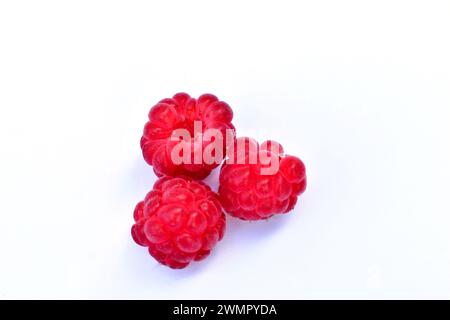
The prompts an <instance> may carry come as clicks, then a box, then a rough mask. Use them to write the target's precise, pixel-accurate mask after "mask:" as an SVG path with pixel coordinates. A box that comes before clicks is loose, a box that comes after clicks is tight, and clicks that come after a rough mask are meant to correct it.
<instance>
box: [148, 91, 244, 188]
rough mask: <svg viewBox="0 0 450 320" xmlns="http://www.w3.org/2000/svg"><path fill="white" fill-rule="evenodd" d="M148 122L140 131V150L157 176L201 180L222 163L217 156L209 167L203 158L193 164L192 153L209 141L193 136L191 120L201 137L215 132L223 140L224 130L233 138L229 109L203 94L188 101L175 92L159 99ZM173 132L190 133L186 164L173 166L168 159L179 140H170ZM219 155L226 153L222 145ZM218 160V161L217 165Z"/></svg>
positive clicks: (231, 113)
mask: <svg viewBox="0 0 450 320" xmlns="http://www.w3.org/2000/svg"><path fill="white" fill-rule="evenodd" d="M148 117H149V121H148V122H147V123H146V125H145V128H144V134H143V136H142V138H141V148H142V153H143V155H144V159H145V161H147V163H148V164H149V165H151V166H153V170H154V171H155V173H156V175H157V176H158V177H161V176H163V175H168V176H172V177H175V176H187V177H191V178H193V179H199V180H202V179H204V178H206V177H207V176H208V175H209V174H210V173H211V171H212V170H213V169H214V168H216V167H217V166H218V165H219V164H220V163H221V160H223V157H221V156H220V155H218V156H217V158H220V159H218V161H217V162H214V163H212V164H209V163H207V162H205V160H204V159H203V157H202V159H198V160H196V162H194V150H205V148H206V147H207V146H208V145H209V144H211V143H212V141H211V140H212V139H206V137H203V138H204V139H202V138H201V137H200V135H198V134H197V136H194V135H195V132H194V121H201V131H202V134H203V133H204V132H205V131H206V130H208V129H218V130H220V132H221V133H222V136H223V137H224V138H225V137H226V134H227V133H226V130H227V129H231V133H232V136H233V138H234V131H235V129H234V126H233V124H232V123H231V121H232V119H233V111H232V110H231V108H230V106H229V105H228V104H227V103H225V102H223V101H219V99H218V98H217V97H216V96H214V95H212V94H203V95H201V96H200V97H199V98H198V99H194V98H191V97H190V96H189V95H188V94H186V93H177V94H176V95H174V96H173V98H168V99H163V100H161V101H160V102H158V103H157V104H156V105H155V106H154V107H152V108H151V110H150V112H149V115H148ZM176 129H186V130H188V132H189V133H190V137H191V139H190V141H188V142H187V143H188V144H190V150H191V154H190V155H186V157H188V158H190V163H181V164H177V163H176V162H174V161H173V160H172V157H171V154H172V150H173V148H174V147H175V146H176V145H177V144H178V143H179V141H180V140H179V141H171V136H172V133H173V132H174V130H176ZM222 146H223V152H222V155H225V154H226V144H225V143H224V144H222ZM219 161H220V162H219Z"/></svg>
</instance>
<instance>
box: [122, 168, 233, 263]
mask: <svg viewBox="0 0 450 320" xmlns="http://www.w3.org/2000/svg"><path fill="white" fill-rule="evenodd" d="M134 220H135V224H134V225H133V227H132V229H131V234H132V237H133V239H134V241H135V242H136V243H137V244H139V245H141V246H144V247H148V251H149V253H150V255H151V256H153V257H154V258H155V259H156V260H157V261H158V262H160V263H161V264H163V265H166V266H168V267H170V268H172V269H183V268H185V267H187V266H188V265H189V264H190V263H191V262H192V261H200V260H203V259H204V258H206V257H207V256H208V255H209V254H210V252H211V250H212V249H213V247H214V246H215V245H216V243H217V242H218V241H220V240H221V239H222V238H223V235H224V232H225V225H226V221H225V214H224V213H223V211H222V206H221V205H220V202H219V201H218V199H217V195H216V194H215V193H214V192H213V191H211V189H210V188H209V187H208V186H207V185H205V184H204V183H202V182H199V181H194V180H191V179H190V178H180V177H178V178H170V177H163V178H160V179H159V180H157V181H156V182H155V184H154V186H153V190H152V191H150V192H149V193H148V194H147V196H146V197H145V200H144V201H141V202H139V203H138V204H137V206H136V208H135V210H134Z"/></svg>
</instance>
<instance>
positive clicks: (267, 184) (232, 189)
mask: <svg viewBox="0 0 450 320" xmlns="http://www.w3.org/2000/svg"><path fill="white" fill-rule="evenodd" d="M239 145H241V146H245V149H243V148H239ZM231 157H232V159H229V160H227V161H226V162H225V163H224V164H223V166H222V168H221V171H220V187H219V198H220V200H221V203H222V205H223V208H224V209H225V211H226V212H228V213H229V214H230V215H232V216H234V217H237V218H240V219H243V220H260V219H268V218H270V217H271V216H273V215H275V214H281V213H287V212H289V211H291V210H292V209H293V208H294V206H295V205H296V203H297V198H298V196H299V195H300V194H302V193H303V192H304V191H305V189H306V174H305V166H304V164H303V162H302V161H301V160H300V159H298V158H296V157H293V156H288V155H286V156H285V155H284V151H283V147H282V146H281V145H280V144H279V143H277V142H274V141H266V142H264V143H263V144H261V146H259V145H258V143H257V142H256V141H254V140H252V139H249V138H238V139H237V140H236V142H235V144H234V152H233V153H232V154H231ZM252 159H253V161H252ZM265 159H268V160H265ZM230 160H233V161H232V162H230ZM274 160H278V161H279V168H278V170H277V171H276V172H273V173H272V174H271V175H264V174H262V173H261V172H262V171H261V169H263V168H266V169H267V168H269V167H270V165H271V164H272V163H273V161H274Z"/></svg>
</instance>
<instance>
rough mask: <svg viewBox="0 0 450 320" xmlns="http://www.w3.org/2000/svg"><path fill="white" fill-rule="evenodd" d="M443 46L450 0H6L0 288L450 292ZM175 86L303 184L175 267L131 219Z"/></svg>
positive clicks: (175, 293) (106, 293) (1, 47)
mask: <svg viewBox="0 0 450 320" xmlns="http://www.w3.org/2000/svg"><path fill="white" fill-rule="evenodd" d="M449 57H450V2H448V1H392V0H389V1H292V2H287V1H261V0H260V1H4V0H1V1H0V143H1V144H0V145H1V148H0V159H1V166H0V298H7V299H9V298H146V299H155V298H168V299H170V298H172V299H174V298H194V299H197V298H198V299H204V298H212V299H215V298H237V299H239V298H269V299H270V298H287V299H291V298H297V299H298V298H363V299H364V298H450V248H449V246H450V234H449V231H450V201H449V194H450V188H449V185H450V184H449V180H450V144H449V137H450V129H449V123H450V59H449ZM178 91H186V92H188V93H190V94H191V95H193V96H198V95H200V94H202V93H204V92H210V93H214V94H216V95H217V96H219V98H221V99H223V100H225V101H227V102H228V103H229V104H230V105H231V106H232V107H233V109H234V112H235V120H234V124H235V125H236V127H237V129H238V134H239V135H241V136H242V135H250V136H252V137H254V138H257V139H259V140H264V139H268V138H270V139H275V140H278V141H280V142H281V143H282V144H283V145H284V147H285V149H286V150H287V151H288V153H291V154H295V155H297V156H299V157H301V158H302V159H303V160H304V162H305V163H306V165H307V173H308V179H309V186H308V189H307V192H306V193H305V194H304V195H303V196H302V197H301V201H300V203H299V205H298V206H297V207H296V209H295V211H294V212H293V213H292V214H290V215H287V216H279V217H276V218H274V219H271V220H270V221H267V222H257V223H245V222H241V221H238V220H235V219H229V220H228V232H227V234H226V236H225V238H224V240H223V241H222V242H221V243H220V244H219V245H218V246H217V247H216V248H215V250H214V253H213V254H212V256H211V257H210V258H209V259H207V260H206V261H204V262H203V263H195V264H193V265H192V266H191V267H189V268H188V269H185V270H182V271H173V270H170V269H168V268H165V267H163V266H160V265H158V264H157V263H156V262H155V261H154V260H152V258H151V257H150V256H149V255H148V254H147V252H146V250H145V249H144V248H141V247H138V246H137V245H135V244H134V243H133V242H132V240H131V237H130V227H131V225H132V223H133V220H132V212H133V208H134V206H135V204H136V203H137V202H138V201H139V200H141V199H142V198H143V197H144V195H145V194H146V192H147V191H148V190H149V189H150V188H151V186H152V184H153V182H154V180H155V177H154V175H153V173H152V170H151V168H150V167H149V166H147V165H146V164H145V162H144V160H143V159H142V156H141V150H140V148H139V139H140V136H141V133H142V128H143V125H144V123H145V121H146V117H147V113H148V111H149V109H150V107H151V106H152V105H153V104H154V103H156V102H157V101H158V100H160V99H162V98H164V97H169V96H172V95H173V94H174V93H176V92H178ZM216 181H217V171H216V172H215V173H214V174H213V175H212V176H211V177H209V178H208V179H207V182H208V183H210V184H212V186H213V187H214V188H216V187H217V185H216Z"/></svg>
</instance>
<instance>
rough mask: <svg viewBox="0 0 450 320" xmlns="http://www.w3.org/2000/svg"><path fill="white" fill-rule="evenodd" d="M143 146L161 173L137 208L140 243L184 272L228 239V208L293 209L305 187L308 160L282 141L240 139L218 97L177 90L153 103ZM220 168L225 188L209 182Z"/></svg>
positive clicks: (262, 213) (239, 212)
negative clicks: (290, 151)
mask: <svg viewBox="0 0 450 320" xmlns="http://www.w3.org/2000/svg"><path fill="white" fill-rule="evenodd" d="M148 117H149V120H148V122H147V123H146V125H145V127H144V133H143V136H142V138H141V148H142V153H143V156H144V159H145V161H146V162H147V163H148V164H149V165H150V166H152V167H153V170H154V172H155V174H156V175H157V176H158V177H159V179H158V180H157V181H156V183H155V184H154V186H153V189H152V190H151V191H150V192H149V193H148V194H147V195H146V197H145V199H144V200H143V201H141V202H139V203H138V204H137V206H136V208H135V210H134V220H135V224H134V225H133V227H132V229H131V234H132V236H133V239H134V241H135V242H136V243H137V244H139V245H141V246H143V247H147V248H148V251H149V253H150V255H151V256H152V257H153V258H155V259H156V260H157V261H158V262H159V263H161V264H163V265H166V266H168V267H170V268H172V269H183V268H185V267H187V266H188V265H189V264H190V263H191V262H192V261H200V260H203V259H205V258H206V257H207V256H208V255H209V254H210V252H211V250H212V249H213V248H214V246H215V245H216V244H217V242H218V241H220V240H222V238H223V236H224V233H225V229H226V215H225V212H226V213H227V214H229V215H231V216H233V217H236V218H239V219H242V220H265V219H269V218H270V217H272V216H273V215H276V214H285V213H288V212H290V211H291V210H292V209H293V208H294V207H295V205H296V203H297V198H298V196H299V195H301V194H302V193H303V192H304V191H305V189H306V173H305V166H304V164H303V162H302V161H301V160H300V159H299V158H297V157H294V156H290V155H285V154H284V150H283V147H282V146H281V144H279V143H277V142H275V141H272V140H269V141H265V142H263V143H261V144H258V142H256V141H255V140H253V139H251V138H248V137H239V138H238V137H236V129H235V127H234V126H233V124H232V120H233V111H232V109H231V108H230V106H229V105H228V104H227V103H225V102H223V101H220V100H219V99H218V98H217V97H216V96H214V95H212V94H203V95H201V96H200V97H199V98H197V99H195V98H192V97H190V96H189V95H188V94H186V93H178V94H176V95H174V96H173V98H166V99H163V100H161V101H160V102H158V103H157V104H156V105H155V106H153V107H152V108H151V110H150V112H149V116H148ZM219 165H221V169H220V179H219V190H218V193H215V192H213V191H212V190H211V188H210V187H209V186H208V185H206V184H205V183H204V182H202V181H201V180H203V179H204V178H206V177H207V176H208V175H209V174H210V173H211V171H212V170H213V169H215V168H216V167H218V166H219Z"/></svg>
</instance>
